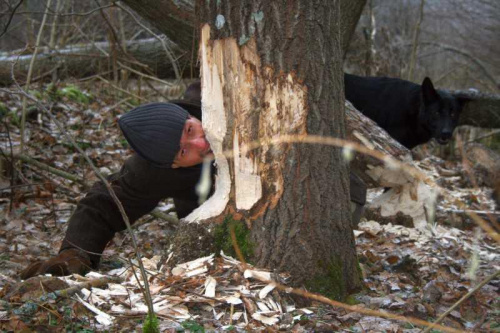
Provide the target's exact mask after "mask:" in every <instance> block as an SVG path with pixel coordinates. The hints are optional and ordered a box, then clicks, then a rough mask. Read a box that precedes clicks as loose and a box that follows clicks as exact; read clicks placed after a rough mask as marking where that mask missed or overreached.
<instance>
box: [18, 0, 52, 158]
mask: <svg viewBox="0 0 500 333" xmlns="http://www.w3.org/2000/svg"><path fill="white" fill-rule="evenodd" d="M51 2H52V0H47V10H45V14H44V15H43V19H42V24H41V25H40V29H39V30H38V36H37V37H36V43H35V50H34V51H33V56H32V57H31V61H30V66H29V68H28V76H27V78H26V88H25V90H29V89H30V80H31V75H32V73H33V67H34V65H35V60H36V55H37V53H38V47H39V46H40V40H41V39H42V32H43V28H44V27H45V23H46V22H47V12H48V8H49V7H50V3H51ZM26 102H27V100H26V97H24V98H23V111H22V114H21V154H22V153H23V152H24V127H25V125H26Z"/></svg>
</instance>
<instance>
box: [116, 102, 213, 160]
mask: <svg viewBox="0 0 500 333" xmlns="http://www.w3.org/2000/svg"><path fill="white" fill-rule="evenodd" d="M118 124H119V126H120V128H121V130H122V132H123V134H124V136H125V138H126V139H127V141H128V143H129V144H130V145H131V146H132V148H133V149H134V151H135V152H136V153H137V154H139V155H140V156H141V157H143V158H144V159H146V160H147V161H149V162H151V163H152V164H154V165H156V166H159V167H162V168H179V167H190V166H193V165H196V164H199V163H201V162H202V161H203V158H204V157H205V156H206V155H208V154H209V153H210V152H211V151H210V145H209V144H208V141H207V140H206V138H205V132H204V131H203V128H202V126H201V122H200V121H199V120H198V119H196V118H194V117H192V116H190V115H189V113H188V112H187V111H186V110H184V109H183V108H182V107H180V106H178V105H176V104H172V103H151V104H146V105H141V106H139V107H137V108H135V109H133V110H131V111H130V112H128V113H127V114H125V115H123V116H122V117H121V118H120V120H119V121H118Z"/></svg>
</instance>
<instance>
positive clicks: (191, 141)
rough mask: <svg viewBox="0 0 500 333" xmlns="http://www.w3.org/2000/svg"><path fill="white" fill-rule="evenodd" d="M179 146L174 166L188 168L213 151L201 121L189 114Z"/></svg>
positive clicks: (201, 160)
mask: <svg viewBox="0 0 500 333" xmlns="http://www.w3.org/2000/svg"><path fill="white" fill-rule="evenodd" d="M179 146H180V148H179V151H178V152H177V155H175V158H174V162H173V163H172V168H186V167H190V166H193V165H196V164H200V163H201V162H203V159H204V158H205V157H207V156H208V155H210V154H211V153H212V150H211V148H210V144H209V143H208V141H207V139H206V138H205V131H204V130H203V127H202V126H201V121H199V120H198V119H196V118H195V117H192V116H189V117H188V119H187V120H186V122H185V124H184V128H183V130H182V135H181V139H180V141H179Z"/></svg>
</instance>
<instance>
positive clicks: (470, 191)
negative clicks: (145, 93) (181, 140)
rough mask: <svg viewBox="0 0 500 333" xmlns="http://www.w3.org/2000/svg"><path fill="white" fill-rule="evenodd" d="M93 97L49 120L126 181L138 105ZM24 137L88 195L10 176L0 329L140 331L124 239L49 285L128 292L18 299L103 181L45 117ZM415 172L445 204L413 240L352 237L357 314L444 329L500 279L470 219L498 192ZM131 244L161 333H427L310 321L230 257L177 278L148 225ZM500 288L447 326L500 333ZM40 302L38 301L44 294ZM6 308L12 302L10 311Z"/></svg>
mask: <svg viewBox="0 0 500 333" xmlns="http://www.w3.org/2000/svg"><path fill="white" fill-rule="evenodd" d="M82 89H83V88H82ZM88 89H89V90H90V88H88ZM91 93H92V95H93V96H94V97H93V98H92V100H91V102H90V103H88V104H82V103H77V102H75V101H71V100H62V101H57V102H52V103H48V102H46V103H47V105H49V104H50V105H52V112H54V113H55V114H56V116H57V118H58V119H59V120H60V121H63V122H65V123H66V125H67V130H68V131H69V132H70V133H71V134H72V135H73V136H74V137H75V138H76V140H77V142H78V143H79V144H80V145H81V146H82V147H84V149H85V151H86V153H87V154H89V156H90V157H91V159H92V160H93V161H94V162H95V163H96V165H97V166H98V168H100V170H102V171H105V172H106V173H107V172H111V171H112V170H118V168H119V167H120V165H121V163H122V162H123V160H124V159H125V158H126V156H127V155H128V154H129V153H130V150H129V148H128V147H127V145H126V143H125V142H124V140H123V137H122V136H121V134H120V132H119V130H118V126H117V125H116V120H117V119H118V117H119V115H120V114H122V113H123V112H125V111H126V110H128V109H130V108H132V107H133V105H125V104H124V105H119V106H118V107H116V105H117V101H118V99H117V98H115V97H113V96H109V95H107V94H106V93H99V92H98V93H96V92H95V91H92V92H91ZM0 98H1V99H2V101H3V103H4V104H5V105H6V107H7V108H8V110H10V112H11V114H8V115H7V116H4V118H3V120H4V121H3V122H2V125H1V126H2V128H3V129H2V131H1V135H0V147H1V148H2V151H3V152H4V154H5V155H6V156H7V157H8V156H9V154H10V153H11V150H13V151H14V152H17V151H18V149H19V141H20V137H19V130H18V129H17V126H16V125H15V122H16V119H17V118H18V116H17V115H18V114H19V110H20V109H21V101H20V98H19V97H18V96H17V95H11V94H7V93H4V92H0ZM7 127H8V128H7ZM27 128H28V131H27V133H26V136H27V149H28V151H27V153H26V154H27V155H29V156H30V157H32V158H35V159H37V160H38V161H40V162H43V163H46V164H48V165H50V166H53V167H56V168H58V169H61V170H64V171H67V172H70V173H72V174H75V175H78V176H79V177H80V178H81V179H82V180H84V182H85V184H86V185H82V184H79V183H75V182H72V181H69V180H67V179H64V178H62V177H59V176H56V175H54V174H51V173H48V172H45V171H42V170H40V169H39V168H37V167H34V166H32V165H30V164H25V165H24V167H23V169H22V172H21V175H20V178H21V179H22V181H23V182H22V184H20V185H22V186H19V187H12V188H11V187H10V186H11V184H10V180H9V172H6V171H3V173H2V177H0V178H1V179H0V180H1V184H2V191H1V193H0V215H1V216H0V250H1V255H0V287H1V288H3V289H2V291H1V293H0V296H2V297H3V299H4V300H3V301H2V302H0V329H2V330H6V331H21V330H24V331H38V330H39V328H40V327H51V329H52V330H53V331H66V330H75V331H76V330H88V331H101V330H111V331H126V332H128V331H135V330H137V329H140V327H141V325H142V320H143V319H144V317H145V314H146V313H147V306H146V303H145V301H144V298H143V296H142V293H141V290H140V286H139V283H138V282H137V280H136V277H135V276H136V275H137V276H138V277H139V281H141V278H140V274H138V272H137V268H136V266H134V265H133V266H131V265H130V264H129V259H127V258H133V256H132V254H133V248H132V247H131V245H130V242H129V241H128V237H129V236H128V235H127V234H126V233H119V234H118V235H117V236H116V237H115V238H114V239H113V241H112V242H111V244H110V245H109V246H108V248H107V249H106V251H105V253H104V256H103V260H102V261H103V264H102V267H101V269H100V270H99V271H98V272H91V273H89V274H87V276H86V277H81V276H78V275H72V276H69V277H64V278H55V277H53V278H49V279H56V280H58V281H61V282H64V283H66V284H68V285H69V286H75V285H78V284H79V283H81V282H82V281H88V280H91V279H98V278H102V277H107V276H112V277H120V278H121V279H123V280H122V282H121V283H108V284H107V285H106V286H104V287H99V288H97V287H93V288H89V289H82V290H81V291H80V292H79V293H78V294H76V295H74V296H72V297H70V298H56V299H47V300H45V301H44V302H43V303H42V304H39V305H40V306H37V307H36V308H33V307H32V308H30V307H26V305H29V304H30V302H32V301H33V299H37V298H36V297H38V296H33V295H32V294H30V292H31V291H30V290H19V289H17V293H18V294H15V293H13V289H14V290H15V286H16V285H19V282H20V281H19V278H18V273H19V272H20V270H21V269H22V268H24V267H25V266H26V265H27V264H28V262H32V261H35V260H40V259H47V258H50V257H51V256H53V255H55V254H56V253H57V250H58V249H59V245H60V244H61V241H62V238H63V237H64V230H65V228H66V222H67V221H68V219H69V216H70V215H71V212H72V211H73V210H74V208H75V205H76V203H77V202H78V200H79V199H80V198H81V197H82V196H83V195H85V191H86V186H89V185H91V184H92V183H93V182H94V181H95V180H96V178H95V176H94V175H93V174H92V172H91V170H90V168H89V167H88V166H87V165H86V164H85V163H84V162H83V161H82V159H81V157H80V156H79V155H78V154H77V153H76V152H75V150H74V149H73V148H72V147H71V146H70V145H68V144H67V143H66V142H65V140H64V138H63V137H62V135H61V133H59V131H58V130H57V128H55V127H54V126H53V124H51V123H50V121H49V119H48V118H46V117H45V116H44V115H41V116H36V117H32V118H28V123H27ZM419 164H420V167H421V168H422V169H424V170H425V171H426V173H427V174H428V175H429V176H430V177H432V178H434V179H435V180H439V183H440V185H441V186H443V187H444V188H445V191H446V195H444V196H443V197H442V198H441V199H440V200H439V203H438V209H437V214H436V222H437V224H434V225H430V226H428V227H427V228H425V229H420V230H417V229H414V228H407V227H404V226H399V225H391V224H386V225H383V224H380V223H378V222H376V221H364V222H362V223H360V225H359V227H358V230H355V231H354V232H355V236H356V244H357V253H358V258H359V262H360V267H361V271H362V273H363V278H364V279H363V283H364V286H365V288H364V290H363V291H362V292H360V293H358V294H356V295H354V296H353V297H352V299H351V302H354V303H358V305H359V306H362V307H366V308H370V309H379V310H382V311H389V312H393V313H397V314H402V315H405V316H412V317H416V318H421V319H424V320H429V321H434V320H435V319H436V318H437V317H438V316H439V315H440V314H441V313H443V312H444V311H446V310H447V309H448V308H449V307H450V306H451V305H453V304H454V303H455V302H456V301H458V300H459V299H460V298H461V297H462V296H463V295H465V294H466V293H467V292H468V290H470V289H471V288H473V287H474V286H475V285H476V284H477V283H479V282H480V281H481V280H482V279H483V278H484V277H486V276H488V275H490V274H492V273H493V272H495V271H498V270H499V269H500V260H499V255H500V252H499V248H498V245H497V244H495V243H494V242H493V241H492V240H491V239H490V238H489V237H487V236H486V235H485V234H484V232H482V231H480V230H479V229H478V228H477V227H475V225H474V224H473V223H472V222H471V221H470V219H468V218H467V217H466V216H465V217H464V215H463V214H460V211H461V210H463V205H462V204H461V203H463V202H466V203H467V204H468V208H470V209H475V210H479V211H492V210H493V204H492V202H491V200H489V197H490V194H491V189H489V188H486V187H482V188H472V187H470V185H468V184H467V181H465V179H466V178H467V177H466V176H465V171H464V170H463V169H462V167H461V166H460V164H458V163H453V162H449V161H446V162H444V161H442V160H439V158H437V157H435V156H431V157H429V158H427V159H425V160H423V161H420V162H419ZM436 166H438V167H439V168H438V167H436ZM443 168H446V170H451V171H452V172H451V171H450V172H447V174H448V175H449V176H446V175H445V176H443V172H442V169H443ZM440 171H441V172H440ZM372 192H373V191H372ZM371 195H372V196H374V195H376V193H375V192H373V193H372V194H371ZM170 207H172V203H171V202H170V201H166V202H164V203H162V209H163V210H167V209H168V208H170ZM495 216H497V217H498V215H495ZM145 219H149V218H148V217H145V218H144V220H145ZM135 230H136V234H137V237H138V240H139V244H140V245H141V247H142V248H141V251H142V253H143V254H144V258H143V262H144V265H145V266H146V269H147V270H148V274H149V282H150V288H151V292H152V296H153V303H154V308H155V310H156V311H157V314H158V316H159V318H160V329H161V331H164V332H173V331H179V330H180V331H182V330H188V331H197V330H198V331H203V330H205V331H268V330H271V331H274V330H280V331H292V332H313V331H324V332H326V331H345V332H417V331H420V328H416V327H413V326H412V325H410V324H408V323H403V322H398V321H394V320H387V319H384V318H378V317H372V316H366V315H361V314H359V313H355V312H347V311H346V310H343V309H341V308H336V307H331V306H326V305H323V304H320V303H316V302H312V303H311V305H310V306H308V307H307V308H301V307H299V306H297V305H296V304H295V302H294V299H293V298H291V297H289V296H290V295H289V294H287V293H286V292H283V291H278V290H277V289H276V288H275V285H274V284H273V283H263V282H261V280H262V279H264V280H271V277H275V278H276V277H277V278H279V282H280V283H282V284H283V283H285V284H286V276H281V277H280V276H279V275H278V276H276V275H275V274H272V272H269V271H266V270H262V269H259V268H257V267H252V266H248V267H246V269H244V268H243V267H244V266H243V265H242V263H240V262H239V261H238V260H236V259H234V258H231V257H229V256H226V255H224V254H221V255H217V256H215V254H213V255H211V256H208V257H204V258H199V259H197V260H194V261H191V262H187V263H184V264H181V265H177V266H175V267H169V266H168V260H167V261H166V263H165V262H164V261H162V260H161V257H162V255H164V253H165V249H166V248H168V241H167V237H166V235H168V234H169V233H171V232H172V230H170V229H169V228H168V227H167V226H166V224H165V223H164V222H162V221H160V220H153V221H151V222H149V223H146V224H142V225H140V226H139V227H136V229H135ZM131 262H132V263H134V259H131ZM134 271H135V274H134ZM44 285H47V284H46V283H45V284H44ZM55 285H57V284H55ZM499 287H500V279H499V278H496V279H494V280H492V281H491V282H490V283H488V284H486V285H485V286H484V287H483V288H481V289H480V290H478V291H477V292H476V293H475V294H474V295H473V296H472V297H470V298H469V299H468V300H467V301H465V302H464V303H463V304H462V305H461V306H459V307H458V308H457V309H455V311H453V312H452V313H451V314H450V315H449V316H448V317H447V318H446V319H445V320H444V322H443V324H444V325H446V326H450V327H454V328H457V329H461V330H474V331H475V332H492V331H496V330H498V329H500V319H499V318H500V316H499V315H500V300H499V297H498V296H499ZM21 289H22V288H21ZM36 289H37V290H38V291H40V290H39V289H40V286H39V285H37V286H36ZM41 291H42V292H49V290H45V289H42V290H41ZM8 295H10V296H12V295H15V297H14V298H12V297H13V296H12V297H11V298H10V299H5V297H6V296H8ZM23 296H24V298H23ZM23 306H25V307H23ZM20 308H23V309H30V311H32V312H30V315H29V316H27V315H23V314H15V312H14V310H15V309H20Z"/></svg>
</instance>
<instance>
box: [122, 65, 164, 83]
mask: <svg viewBox="0 0 500 333" xmlns="http://www.w3.org/2000/svg"><path fill="white" fill-rule="evenodd" d="M118 65H120V66H121V67H123V68H125V69H126V70H128V71H131V72H132V73H135V74H137V75H140V76H143V77H145V78H148V79H150V80H153V81H156V82H158V83H161V84H164V85H166V86H167V87H171V86H172V83H170V82H168V81H165V80H162V79H159V78H157V77H155V76H152V75H148V74H144V73H143V72H139V71H137V70H135V69H133V68H131V67H129V66H126V65H124V64H123V63H122V62H120V61H118Z"/></svg>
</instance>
